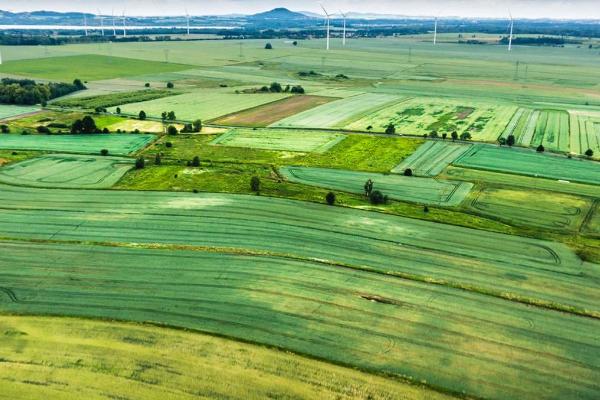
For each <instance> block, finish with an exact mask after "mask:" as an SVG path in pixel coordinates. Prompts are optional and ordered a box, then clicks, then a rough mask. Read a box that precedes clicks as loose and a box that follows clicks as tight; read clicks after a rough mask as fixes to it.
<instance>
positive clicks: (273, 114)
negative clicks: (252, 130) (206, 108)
mask: <svg viewBox="0 0 600 400" xmlns="http://www.w3.org/2000/svg"><path fill="white" fill-rule="evenodd" d="M333 100H336V99H335V98H333V97H323V96H293V97H288V98H286V99H283V100H279V101H276V102H273V103H270V104H266V105H263V106H258V107H256V108H252V109H249V110H244V111H241V112H238V113H235V114H232V115H227V116H224V117H221V118H219V119H216V120H214V121H212V122H213V123H214V124H218V125H227V126H246V127H266V126H269V125H271V124H273V123H275V122H277V121H279V120H281V119H283V118H286V117H289V116H291V115H295V114H298V113H300V112H303V111H306V110H310V109H312V108H315V107H317V106H321V105H323V104H327V103H329V102H331V101H333Z"/></svg>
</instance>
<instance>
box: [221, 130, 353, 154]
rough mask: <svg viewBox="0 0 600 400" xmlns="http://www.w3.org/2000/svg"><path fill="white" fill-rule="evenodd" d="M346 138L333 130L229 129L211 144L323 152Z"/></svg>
mask: <svg viewBox="0 0 600 400" xmlns="http://www.w3.org/2000/svg"><path fill="white" fill-rule="evenodd" d="M345 138H346V136H345V135H342V134H339V133H334V132H324V131H323V132H318V131H308V130H307V131H301V130H290V129H243V128H236V129H231V130H229V131H228V132H227V133H224V134H223V135H221V136H219V137H217V138H216V139H215V140H213V141H212V142H211V144H212V145H221V146H233V147H249V148H256V149H266V150H287V151H299V152H314V153H324V152H326V151H327V150H329V149H330V148H332V147H333V146H335V145H336V144H338V143H340V142H341V141H342V140H344V139H345Z"/></svg>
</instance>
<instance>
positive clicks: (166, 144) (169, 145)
mask: <svg viewBox="0 0 600 400" xmlns="http://www.w3.org/2000/svg"><path fill="white" fill-rule="evenodd" d="M165 147H166V148H168V149H170V148H171V147H173V143H171V142H167V143H165Z"/></svg>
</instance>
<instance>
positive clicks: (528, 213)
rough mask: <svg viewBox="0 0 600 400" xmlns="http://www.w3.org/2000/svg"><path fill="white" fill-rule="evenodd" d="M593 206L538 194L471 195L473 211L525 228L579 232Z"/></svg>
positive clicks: (495, 190) (495, 191)
mask: <svg viewBox="0 0 600 400" xmlns="http://www.w3.org/2000/svg"><path fill="white" fill-rule="evenodd" d="M591 207H592V202H591V201H590V200H587V199H585V198H581V197H575V196H572V195H566V194H558V193H552V192H546V191H540V190H531V189H527V190H523V189H521V190H514V189H502V188H486V189H483V190H481V191H479V192H477V193H474V196H473V199H472V201H471V202H470V208H471V209H473V210H474V211H476V212H478V213H480V214H483V215H487V216H490V217H495V218H499V219H504V220H507V221H509V222H511V223H515V224H520V225H524V226H533V227H539V228H544V229H552V230H566V231H575V232H577V231H579V230H580V229H581V228H582V224H583V223H584V221H585V219H586V217H587V215H588V214H589V213H590V210H591Z"/></svg>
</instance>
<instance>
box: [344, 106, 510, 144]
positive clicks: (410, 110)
mask: <svg viewBox="0 0 600 400" xmlns="http://www.w3.org/2000/svg"><path fill="white" fill-rule="evenodd" d="M498 112H499V110H498V109H497V106H494V105H491V104H487V105H486V104H484V103H483V104H475V103H473V102H471V101H466V100H465V101H461V100H450V99H430V98H414V99H410V100H408V101H404V102H401V103H397V104H395V105H392V106H389V107H385V108H382V109H380V110H378V111H376V112H373V113H370V114H369V115H366V116H365V117H363V118H360V119H358V120H355V121H353V122H351V123H349V124H348V125H346V127H345V128H346V129H351V130H366V128H367V127H369V126H371V127H372V128H373V130H374V131H375V132H384V131H385V129H386V128H387V126H388V125H389V124H393V125H394V126H395V127H396V131H397V132H398V133H403V134H409V135H419V136H420V135H424V134H430V133H431V132H432V131H435V132H437V133H438V134H439V135H440V136H441V135H442V134H443V133H446V134H447V135H448V136H450V133H452V132H453V131H456V132H457V133H458V134H459V135H460V134H461V133H463V132H466V131H469V132H470V133H471V135H472V136H473V137H475V138H477V137H481V138H487V137H488V136H490V135H489V134H488V132H487V129H488V128H487V124H488V122H489V121H490V120H492V119H494V118H495V116H496V113H498ZM509 112H514V108H510V109H509ZM511 115H512V114H511ZM509 120H510V117H509V119H506V120H504V119H503V121H502V123H503V124H504V126H502V129H500V130H498V131H496V132H494V133H493V136H494V138H493V140H495V139H496V138H498V137H499V136H500V135H501V134H502V130H503V129H504V127H505V125H506V124H508V122H509ZM481 140H484V139H481Z"/></svg>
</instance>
